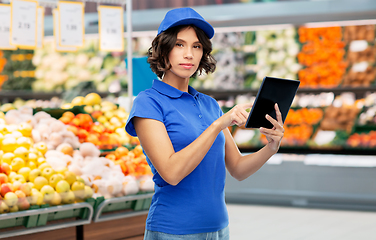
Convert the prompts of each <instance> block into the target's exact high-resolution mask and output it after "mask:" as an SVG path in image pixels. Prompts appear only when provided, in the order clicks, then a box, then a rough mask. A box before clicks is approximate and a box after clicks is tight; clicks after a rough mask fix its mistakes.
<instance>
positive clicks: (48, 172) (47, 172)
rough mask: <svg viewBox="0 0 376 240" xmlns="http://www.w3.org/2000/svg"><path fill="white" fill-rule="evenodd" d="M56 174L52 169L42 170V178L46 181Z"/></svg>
mask: <svg viewBox="0 0 376 240" xmlns="http://www.w3.org/2000/svg"><path fill="white" fill-rule="evenodd" d="M55 173H56V172H55V170H53V169H52V167H46V168H44V169H43V170H42V176H43V177H45V178H46V179H50V177H51V176H52V175H54V174H55Z"/></svg>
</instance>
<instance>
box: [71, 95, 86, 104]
mask: <svg viewBox="0 0 376 240" xmlns="http://www.w3.org/2000/svg"><path fill="white" fill-rule="evenodd" d="M84 100H85V98H84V97H82V96H77V97H75V98H73V100H72V102H71V104H72V105H73V106H79V105H84Z"/></svg>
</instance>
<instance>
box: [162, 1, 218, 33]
mask: <svg viewBox="0 0 376 240" xmlns="http://www.w3.org/2000/svg"><path fill="white" fill-rule="evenodd" d="M191 24H192V25H195V26H196V27H198V28H200V29H201V30H203V31H204V32H205V33H206V35H207V36H208V37H209V39H211V38H212V37H213V36H214V28H213V27H212V25H210V23H208V22H207V21H205V19H204V18H203V17H202V16H201V15H200V14H198V13H197V12H196V11H195V10H193V9H192V8H176V9H173V10H170V11H168V12H167V13H166V16H165V17H164V19H163V21H162V22H161V25H159V28H158V34H157V35H159V34H161V33H162V32H163V31H166V30H167V29H169V28H172V27H176V26H180V25H191Z"/></svg>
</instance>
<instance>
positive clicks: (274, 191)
mask: <svg viewBox="0 0 376 240" xmlns="http://www.w3.org/2000/svg"><path fill="white" fill-rule="evenodd" d="M372 157H373V158H374V160H373V161H375V160H376V157H375V156H372ZM315 158H316V160H317V162H316V164H315V165H313V164H309V163H308V162H305V161H304V160H303V161H302V160H301V159H299V158H295V161H282V162H279V164H265V165H264V166H263V167H262V168H261V169H260V170H259V171H258V172H256V173H255V174H253V175H252V176H250V177H249V178H247V179H246V180H244V181H242V182H238V181H237V180H235V179H234V178H232V177H231V176H230V175H229V174H228V176H227V181H226V189H225V191H226V201H227V202H228V203H252V204H270V205H284V206H296V207H313V208H315V207H317V208H332V209H351V210H367V211H376V185H375V184H374V176H375V174H376V167H359V166H358V167H351V166H334V163H335V161H333V162H332V163H333V164H332V165H333V166H330V165H329V163H328V162H327V163H326V165H318V164H319V161H320V155H317V156H315ZM357 160H358V161H362V159H361V158H359V156H353V161H357ZM308 164H309V165H308Z"/></svg>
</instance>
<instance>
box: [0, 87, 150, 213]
mask: <svg viewBox="0 0 376 240" xmlns="http://www.w3.org/2000/svg"><path fill="white" fill-rule="evenodd" d="M98 96H99V95H98ZM98 96H97V94H92V93H89V94H87V95H86V96H85V97H82V98H83V99H84V100H85V99H86V100H85V102H84V103H85V104H88V105H82V106H81V107H82V109H85V108H86V109H88V108H87V107H88V106H91V107H92V108H97V109H98V110H96V111H98V112H99V111H101V110H104V111H106V108H105V107H109V106H111V109H112V110H114V111H115V110H116V111H121V112H123V113H124V116H123V117H124V118H123V119H118V120H117V121H119V124H116V123H117V122H115V121H111V119H112V118H114V116H112V117H111V118H110V119H109V122H111V124H114V125H111V126H113V128H112V130H111V131H110V130H108V129H107V128H106V127H105V126H104V125H103V124H102V123H99V122H97V121H96V118H94V117H93V116H92V115H90V114H88V113H77V114H74V113H73V112H71V111H69V109H60V110H59V111H60V112H62V115H61V117H60V118H55V117H53V116H51V115H50V114H49V113H48V111H51V113H55V112H54V111H52V110H56V109H48V110H46V111H47V112H46V111H43V109H42V110H41V109H37V111H36V110H35V109H34V110H33V109H32V108H30V107H29V106H26V105H25V106H19V108H18V109H17V110H16V109H10V110H8V111H7V112H6V113H3V112H0V149H1V150H0V194H1V195H0V213H7V212H15V211H19V210H26V209H29V207H30V206H32V205H38V206H39V205H43V204H49V205H51V206H54V205H60V204H69V203H74V202H82V201H85V199H88V198H92V197H94V198H97V197H100V196H104V197H105V198H111V197H119V196H124V195H129V194H137V193H138V192H140V191H142V192H150V191H153V187H154V183H153V181H152V179H151V170H150V167H149V166H148V164H147V162H146V158H145V155H144V154H143V152H142V148H141V146H140V145H139V142H138V139H137V140H135V139H136V138H133V140H132V141H130V140H131V137H130V136H127V135H123V134H126V132H125V130H124V124H125V121H126V118H127V117H128V113H126V112H125V111H124V110H121V108H120V107H118V106H117V105H115V104H113V103H111V104H110V103H109V102H107V103H106V102H102V99H101V98H100V97H99V98H98ZM76 103H77V104H78V102H76ZM70 104H72V103H70ZM73 104H75V102H73ZM89 104H91V105H89ZM96 106H101V107H99V108H98V107H96ZM106 112H107V111H106ZM92 113H95V111H94V109H93V112H92ZM118 113H120V112H114V113H113V114H116V115H117V117H119V116H118V115H121V114H118ZM94 116H96V117H97V118H98V119H99V117H98V116H102V115H95V114H94ZM65 118H66V119H69V122H63V121H65V120H66V119H65ZM59 119H60V120H59ZM75 119H77V120H75ZM62 120H63V121H62ZM106 120H107V119H106ZM120 120H121V121H120ZM96 128H97V129H96ZM120 128H122V131H124V133H122V131H120V130H117V129H120ZM82 130H85V131H86V130H88V131H86V133H88V135H87V136H86V135H85V136H86V138H83V137H82V136H83V135H84V134H82ZM100 132H101V134H99V137H98V141H99V142H100V143H101V144H97V145H94V143H92V142H91V141H93V137H92V135H95V134H94V133H100ZM107 133H108V134H113V135H116V136H117V138H118V140H117V141H116V144H115V145H109V144H108V143H107V142H106V141H105V139H107V137H109V136H110V137H109V139H112V138H111V136H112V135H109V136H107ZM124 136H126V139H127V141H126V143H127V144H126V146H127V147H128V148H127V147H125V146H122V142H121V141H120V139H121V137H124ZM89 140H90V141H89ZM103 146H106V148H107V149H108V148H109V146H111V149H110V150H111V151H109V152H103V151H101V150H100V149H101V147H103ZM106 155H107V156H106Z"/></svg>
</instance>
